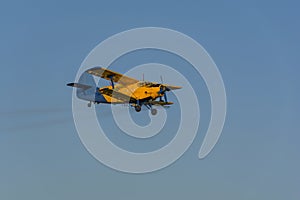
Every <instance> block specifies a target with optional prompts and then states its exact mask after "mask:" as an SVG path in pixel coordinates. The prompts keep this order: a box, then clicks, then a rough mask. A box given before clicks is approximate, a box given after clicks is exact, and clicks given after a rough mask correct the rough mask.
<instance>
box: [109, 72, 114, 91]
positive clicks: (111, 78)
mask: <svg viewBox="0 0 300 200" xmlns="http://www.w3.org/2000/svg"><path fill="white" fill-rule="evenodd" d="M108 78H109V79H110V82H111V86H112V88H113V89H115V84H114V80H113V78H114V76H113V75H111V76H108Z"/></svg>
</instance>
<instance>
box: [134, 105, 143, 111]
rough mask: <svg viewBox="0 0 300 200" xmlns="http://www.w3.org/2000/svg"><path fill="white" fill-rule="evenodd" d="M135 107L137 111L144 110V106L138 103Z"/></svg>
mask: <svg viewBox="0 0 300 200" xmlns="http://www.w3.org/2000/svg"><path fill="white" fill-rule="evenodd" d="M134 108H135V111H136V112H140V111H141V110H142V107H141V106H140V105H136V106H135V107H134Z"/></svg>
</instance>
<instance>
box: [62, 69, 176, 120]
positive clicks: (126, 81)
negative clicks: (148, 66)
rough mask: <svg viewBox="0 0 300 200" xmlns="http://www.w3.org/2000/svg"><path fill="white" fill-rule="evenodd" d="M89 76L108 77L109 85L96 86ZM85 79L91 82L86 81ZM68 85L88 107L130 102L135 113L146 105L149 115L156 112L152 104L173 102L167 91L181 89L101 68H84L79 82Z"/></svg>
mask: <svg viewBox="0 0 300 200" xmlns="http://www.w3.org/2000/svg"><path fill="white" fill-rule="evenodd" d="M92 76H97V77H100V78H103V79H106V80H109V81H110V85H108V86H105V87H98V86H97V84H95V81H94V79H93V77H92ZM161 79H162V78H161ZM87 80H89V81H90V83H91V84H87V82H88V81H87ZM161 82H162V80H161ZM67 86H71V87H75V88H76V95H77V97H78V98H79V99H82V100H86V101H88V107H91V105H92V103H94V104H99V103H104V104H129V105H130V106H132V107H134V108H135V111H136V112H140V111H141V108H142V106H145V107H146V108H148V109H149V110H150V111H151V114H152V115H156V114H157V110H156V109H155V108H153V106H169V105H171V104H173V102H170V101H168V99H167V94H166V92H168V91H171V90H176V89H180V88H181V87H180V86H172V85H167V84H163V83H156V82H148V81H144V80H143V81H139V80H137V79H134V78H131V77H128V76H125V75H123V74H120V73H117V72H114V71H111V70H109V69H106V68H102V67H94V68H91V69H88V70H86V71H85V73H83V74H82V75H81V77H80V78H79V82H78V83H68V84H67Z"/></svg>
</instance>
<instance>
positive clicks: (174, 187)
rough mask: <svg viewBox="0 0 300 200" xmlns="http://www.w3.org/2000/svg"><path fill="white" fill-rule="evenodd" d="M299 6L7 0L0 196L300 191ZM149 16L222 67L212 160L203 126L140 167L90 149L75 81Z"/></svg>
mask: <svg viewBox="0 0 300 200" xmlns="http://www.w3.org/2000/svg"><path fill="white" fill-rule="evenodd" d="M299 6H300V5H299V3H298V2H297V1H218V2H217V1H210V2H208V1H199V2H198V3H195V2H187V1H186V2H184V3H175V1H165V2H160V1H147V2H140V1H132V2H131V1H130V2H129V1H128V2H114V1H111V2H110V3H108V2H101V1H85V2H81V3H80V2H74V1H69V2H66V1H51V3H50V2H40V1H26V2H25V1H2V2H1V6H0V16H1V17H0V21H1V31H0V35H1V45H0V55H1V68H0V69H1V71H0V72H1V80H0V81H1V84H0V85H1V92H2V93H1V105H0V107H1V115H0V118H1V120H0V131H1V134H0V158H1V164H0V199H3V200H4V199H5V200H12V199H13V200H15V199H31V200H32V199H49V200H50V199H74V200H75V199H96V198H97V199H144V200H147V199H184V198H185V199H239V200H240V199H249V200H250V199H273V200H275V199H278V200H281V199H289V200H298V199H300V190H299V185H300V183H299V182H300V174H299V169H300V159H299V152H300V145H299V139H300V136H299V130H300V129H299V114H298V113H299V111H300V109H299V108H300V106H299V100H300V98H299V97H300V95H299V86H300V81H299V79H298V76H299V72H300V70H299V60H298V59H299V52H300V49H299V46H300V45H299V35H300V28H299V18H300V14H299V9H298V8H299ZM144 26H159V27H166V28H171V29H175V30H178V31H180V32H183V33H185V34H187V35H189V36H191V37H192V38H194V39H195V40H196V41H198V42H199V43H200V44H202V45H203V46H204V48H205V49H206V50H207V51H208V52H209V54H210V55H211V56H212V57H213V59H214V61H215V62H216V64H217V65H218V67H219V69H220V71H221V73H222V76H223V79H224V82H225V86H226V89H227V97H228V113H227V114H228V115H227V120H226V124H225V127H224V131H223V134H222V136H221V138H220V140H219V142H218V144H217V145H216V147H215V148H214V150H213V151H212V152H211V154H210V155H209V156H208V157H206V158H205V159H204V160H198V158H197V154H198V150H199V147H200V144H201V142H202V139H203V135H201V134H199V136H198V137H197V138H196V140H195V141H194V143H193V144H192V146H191V148H190V149H189V150H188V151H187V152H186V154H185V155H184V156H183V157H182V158H180V159H179V160H178V161H177V162H176V163H174V164H173V165H171V166H170V167H168V168H166V169H164V170H160V171H157V172H154V173H149V174H144V175H132V174H125V173H120V172H117V171H114V170H111V169H109V168H107V167H105V166H103V165H102V164H100V163H99V162H98V161H96V160H95V159H94V158H93V157H92V156H91V155H90V154H89V153H88V152H87V151H86V150H85V148H84V146H83V145H82V144H81V142H80V140H79V137H78V135H77V133H76V130H75V127H74V124H73V120H72V112H71V92H72V90H71V89H70V88H67V87H66V86H65V84H66V83H67V82H69V81H72V80H73V79H74V77H75V74H76V71H77V69H78V67H79V66H80V63H81V62H82V60H83V59H84V58H85V56H86V55H87V54H88V53H89V51H90V50H91V49H92V48H94V46H96V45H97V44H98V43H99V42H101V41H103V40H104V39H106V38H107V37H109V36H111V35H113V34H116V33H118V32H121V31H124V30H127V29H131V28H135V27H144ZM119 71H122V70H119ZM104 109H107V108H104ZM204 119H205V118H204Z"/></svg>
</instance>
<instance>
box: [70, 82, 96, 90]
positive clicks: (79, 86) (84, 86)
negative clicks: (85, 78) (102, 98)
mask: <svg viewBox="0 0 300 200" xmlns="http://www.w3.org/2000/svg"><path fill="white" fill-rule="evenodd" d="M67 86H70V87H76V88H81V89H84V90H87V89H90V88H91V87H92V86H90V85H84V84H81V83H68V84H67Z"/></svg>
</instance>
